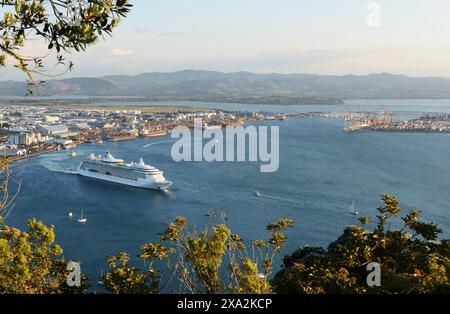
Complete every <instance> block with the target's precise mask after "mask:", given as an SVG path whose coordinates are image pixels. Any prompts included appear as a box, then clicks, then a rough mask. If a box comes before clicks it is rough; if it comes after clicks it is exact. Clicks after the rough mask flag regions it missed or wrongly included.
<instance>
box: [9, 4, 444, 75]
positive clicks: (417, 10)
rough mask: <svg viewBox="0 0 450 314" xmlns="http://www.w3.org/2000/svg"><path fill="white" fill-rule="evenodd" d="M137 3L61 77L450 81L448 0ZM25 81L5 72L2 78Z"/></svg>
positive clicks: (33, 47)
mask: <svg viewBox="0 0 450 314" xmlns="http://www.w3.org/2000/svg"><path fill="white" fill-rule="evenodd" d="M131 3H132V4H133V5H134V7H133V8H132V11H131V13H130V14H129V16H128V17H127V18H126V19H124V20H123V22H122V24H121V25H120V26H119V27H118V28H117V29H116V30H115V32H114V34H113V37H106V38H105V40H100V41H99V42H98V43H97V44H96V45H95V46H93V47H91V48H89V50H88V51H87V52H85V53H81V54H74V55H72V56H70V59H71V60H72V61H74V63H75V68H74V70H73V71H72V72H71V73H69V74H66V75H65V77H70V76H95V77H98V76H104V75H113V74H126V75H135V74H139V73H143V72H171V71H178V70H184V69H203V70H216V71H223V72H235V71H251V72H257V73H272V72H278V73H316V74H330V75H345V74H360V75H363V74H370V73H381V72H390V73H396V74H405V75H410V76H446V77H450V62H449V61H450V19H449V18H448V14H449V12H450V1H448V0H428V1H425V0H379V1H369V0H319V1H314V0H131ZM373 3H375V6H374V4H373ZM378 8H379V10H378ZM25 50H26V51H27V52H31V53H43V51H44V50H45V48H44V46H43V45H42V44H41V45H40V44H39V43H36V42H33V43H32V44H30V45H28V46H27V47H26V48H25ZM20 77H22V74H20V73H17V71H16V70H13V69H12V68H11V67H8V69H7V70H0V80H5V79H17V78H20Z"/></svg>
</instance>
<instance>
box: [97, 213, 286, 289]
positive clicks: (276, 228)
mask: <svg viewBox="0 0 450 314" xmlns="http://www.w3.org/2000/svg"><path fill="white" fill-rule="evenodd" d="M292 224H293V221H292V220H290V219H280V220H279V221H277V222H276V223H272V224H269V225H268V226H267V229H268V230H269V232H270V237H269V239H268V240H267V241H264V240H256V241H253V242H252V244H251V254H249V252H247V249H246V245H245V243H244V241H243V239H242V238H241V237H240V236H239V235H237V234H232V233H231V231H230V229H228V228H227V227H226V225H225V224H223V223H221V224H218V225H216V226H213V227H212V228H210V229H205V230H204V231H202V232H201V233H200V234H197V233H196V231H195V230H191V231H188V230H187V226H188V222H187V220H186V219H185V218H183V217H177V218H176V219H175V220H174V221H173V222H172V223H170V224H168V225H167V228H166V230H165V232H163V233H162V234H161V240H162V241H163V242H165V243H166V244H167V245H163V244H160V243H150V244H146V245H143V246H142V247H141V254H140V255H139V257H140V258H141V259H143V260H144V262H145V264H146V265H147V264H149V266H148V267H147V268H146V270H145V271H144V272H141V271H138V270H137V269H136V268H134V267H131V268H130V267H129V266H128V256H127V255H126V254H125V253H121V254H119V255H118V256H122V257H124V256H125V257H126V260H125V261H123V259H124V258H122V259H120V258H119V260H120V261H121V263H122V264H121V265H120V266H119V267H117V266H116V265H115V263H113V262H112V261H115V260H117V257H113V258H110V261H111V262H110V267H111V270H110V272H109V273H108V274H106V275H105V277H104V278H105V279H104V282H105V284H106V287H107V288H108V290H109V291H110V292H113V293H130V292H131V293H155V292H159V291H160V290H161V277H160V275H159V274H160V271H158V270H157V269H156V267H155V261H158V262H160V263H159V265H160V266H161V267H167V270H168V271H167V273H169V274H172V276H171V277H170V278H168V280H167V281H166V282H165V283H164V286H166V285H168V284H170V283H171V282H172V281H173V279H175V280H177V281H178V283H179V286H180V290H179V291H178V292H188V293H216V294H217V293H253V294H257V293H271V291H272V290H271V288H270V285H269V282H268V279H267V278H268V276H269V275H270V273H271V271H272V265H273V259H274V256H275V254H276V253H277V252H279V251H280V250H281V248H282V247H283V245H284V242H285V240H286V236H285V235H284V233H283V231H285V230H286V229H287V228H289V227H290V226H292ZM171 261H172V262H171ZM161 262H162V265H161ZM225 265H226V266H225Z"/></svg>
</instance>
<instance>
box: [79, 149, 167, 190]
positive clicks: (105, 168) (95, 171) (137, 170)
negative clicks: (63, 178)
mask: <svg viewBox="0 0 450 314" xmlns="http://www.w3.org/2000/svg"><path fill="white" fill-rule="evenodd" d="M78 174H79V175H81V176H84V177H89V178H94V179H99V180H104V181H109V182H114V183H120V184H124V185H130V186H135V187H139V188H144V189H151V190H163V191H164V190H167V189H168V188H169V187H170V186H171V185H172V182H171V181H168V180H166V178H164V173H163V172H162V171H160V170H158V169H156V168H155V167H152V166H150V165H146V164H145V163H144V161H143V160H142V158H141V160H140V161H139V162H138V163H134V162H132V163H130V164H127V163H125V162H124V161H123V160H122V159H116V158H114V156H113V155H112V154H111V153H110V152H107V153H106V154H105V155H104V156H103V157H101V156H98V157H96V156H95V155H94V154H91V155H90V156H89V158H88V159H86V160H84V161H82V162H81V164H80V165H79V166H78Z"/></svg>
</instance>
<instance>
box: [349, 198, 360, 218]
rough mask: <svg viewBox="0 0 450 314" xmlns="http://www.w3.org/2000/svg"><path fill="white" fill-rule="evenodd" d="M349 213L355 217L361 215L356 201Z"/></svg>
mask: <svg viewBox="0 0 450 314" xmlns="http://www.w3.org/2000/svg"><path fill="white" fill-rule="evenodd" d="M349 213H350V214H352V215H355V216H356V215H359V211H358V209H357V208H356V206H355V201H353V203H352V206H350V211H349Z"/></svg>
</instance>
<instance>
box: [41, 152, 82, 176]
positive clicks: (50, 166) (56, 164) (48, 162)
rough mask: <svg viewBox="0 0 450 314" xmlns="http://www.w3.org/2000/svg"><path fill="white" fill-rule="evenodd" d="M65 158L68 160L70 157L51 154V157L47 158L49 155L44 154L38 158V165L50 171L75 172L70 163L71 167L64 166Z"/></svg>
mask: <svg viewBox="0 0 450 314" xmlns="http://www.w3.org/2000/svg"><path fill="white" fill-rule="evenodd" d="M66 160H70V158H68V157H65V156H64V157H62V156H51V158H49V156H46V157H45V158H41V159H40V160H39V165H41V166H42V167H44V168H45V169H47V170H48V171H51V172H57V173H65V174H77V171H76V168H74V166H73V165H70V166H71V167H70V166H69V167H65V166H64V161H66Z"/></svg>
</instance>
